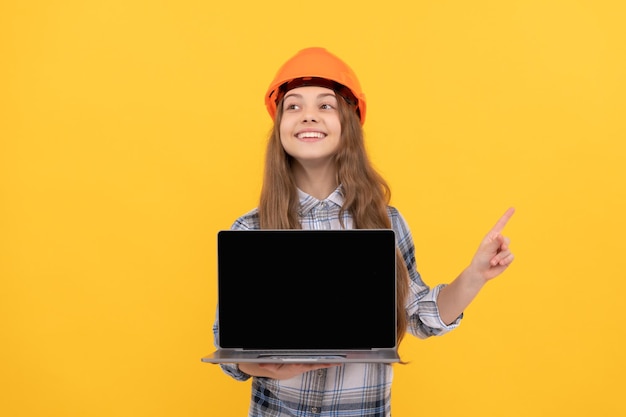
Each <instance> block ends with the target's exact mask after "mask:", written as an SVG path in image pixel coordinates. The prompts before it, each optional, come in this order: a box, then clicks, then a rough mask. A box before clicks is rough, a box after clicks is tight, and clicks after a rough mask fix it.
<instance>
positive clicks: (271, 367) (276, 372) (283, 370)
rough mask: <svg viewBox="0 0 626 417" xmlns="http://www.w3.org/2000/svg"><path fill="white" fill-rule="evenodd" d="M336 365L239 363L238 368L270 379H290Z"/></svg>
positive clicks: (249, 373)
mask: <svg viewBox="0 0 626 417" xmlns="http://www.w3.org/2000/svg"><path fill="white" fill-rule="evenodd" d="M332 366H338V365H337V364H328V363H325V364H321V363H316V364H309V363H289V364H281V363H259V364H256V363H240V364H239V369H240V370H241V371H243V372H245V373H247V374H248V375H252V376H260V377H265V378H272V379H290V378H293V377H295V376H298V375H300V374H303V373H305V372H309V371H316V370H318V369H324V368H330V367H332Z"/></svg>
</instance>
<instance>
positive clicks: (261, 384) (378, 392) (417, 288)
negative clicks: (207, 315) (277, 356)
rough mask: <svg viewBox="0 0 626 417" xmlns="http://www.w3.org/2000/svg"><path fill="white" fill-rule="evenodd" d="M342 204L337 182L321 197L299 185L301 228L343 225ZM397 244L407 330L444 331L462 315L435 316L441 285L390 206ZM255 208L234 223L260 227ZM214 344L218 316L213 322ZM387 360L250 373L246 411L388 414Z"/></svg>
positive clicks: (317, 416)
mask: <svg viewBox="0 0 626 417" xmlns="http://www.w3.org/2000/svg"><path fill="white" fill-rule="evenodd" d="M342 204H343V196H342V193H341V186H340V187H338V188H337V189H336V190H335V191H334V192H333V193H332V194H331V195H330V196H329V197H328V198H326V199H325V200H323V201H320V200H317V199H316V198H314V197H312V196H310V195H308V194H306V193H304V192H302V191H300V213H299V214H300V219H301V223H302V228H303V229H316V230H320V229H321V230H324V229H341V224H340V222H339V209H340V208H341V206H342ZM388 212H389V218H390V219H391V224H392V228H393V229H394V230H395V232H396V240H397V244H398V247H399V248H400V251H401V253H402V255H403V257H404V260H405V262H406V264H407V267H408V270H409V277H410V291H409V297H408V300H407V304H406V311H407V314H408V317H409V327H408V329H407V330H408V332H409V333H411V334H413V335H415V336H417V337H419V338H426V337H429V336H434V335H441V334H444V333H446V332H448V331H450V330H452V329H453V328H455V327H457V326H458V324H459V322H460V320H461V317H459V318H458V319H457V320H456V321H455V322H454V323H453V324H451V325H446V324H445V323H443V321H442V320H441V317H440V316H439V311H438V309H437V305H436V300H437V295H438V294H439V291H440V290H441V288H442V287H443V285H439V286H437V287H434V288H433V289H430V288H429V287H428V286H427V285H426V284H424V282H423V281H422V279H421V277H420V275H419V273H418V272H417V269H416V265H415V247H414V245H413V239H412V237H411V233H410V231H409V229H408V227H407V224H406V222H405V221H404V219H403V218H402V216H401V215H400V213H399V212H398V211H397V210H396V209H395V208H393V207H389V208H388ZM343 224H344V225H345V228H347V229H350V228H352V218H351V216H350V214H349V213H344V214H343ZM259 228H260V225H259V216H258V211H257V210H256V209H254V210H252V211H251V212H249V213H247V214H245V215H244V216H242V217H240V218H239V219H237V220H236V221H235V223H234V224H233V226H232V229H237V230H250V229H259ZM213 333H214V337H215V341H216V344H217V337H218V328H217V320H216V321H215V325H214V326H213ZM220 366H221V367H222V369H223V370H224V372H226V373H227V374H228V375H230V376H232V377H233V378H235V379H237V380H239V381H246V380H248V379H249V378H250V375H248V374H246V373H244V372H242V371H240V370H239V368H238V367H237V365H236V364H223V365H220ZM392 378H393V369H392V366H391V365H389V364H370V363H356V364H352V363H351V364H346V365H341V366H336V367H331V368H327V369H321V370H317V371H311V372H306V373H304V374H302V375H300V376H296V377H294V378H292V379H288V380H274V379H271V378H259V377H253V379H252V398H251V403H250V412H249V417H287V416H289V417H383V416H385V417H388V416H390V415H391V414H390V413H391V380H392Z"/></svg>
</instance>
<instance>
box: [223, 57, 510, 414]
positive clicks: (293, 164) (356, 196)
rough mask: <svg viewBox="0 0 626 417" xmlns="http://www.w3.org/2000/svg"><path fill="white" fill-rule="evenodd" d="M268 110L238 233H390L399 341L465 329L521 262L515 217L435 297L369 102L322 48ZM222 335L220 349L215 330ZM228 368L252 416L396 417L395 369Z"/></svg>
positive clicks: (297, 64) (276, 92)
mask: <svg viewBox="0 0 626 417" xmlns="http://www.w3.org/2000/svg"><path fill="white" fill-rule="evenodd" d="M265 104H266V106H267V109H268V111H269V114H270V116H271V117H272V119H273V120H274V127H273V130H272V132H271V134H270V137H269V142H268V146H267V153H266V161H265V174H264V180H263V187H262V191H261V198H260V202H259V206H258V207H257V208H256V209H254V210H252V211H251V212H249V213H247V214H245V215H243V216H242V217H240V218H239V219H237V220H236V221H235V223H234V224H233V226H232V229H238V230H251V229H261V228H264V229H367V228H373V229H378V228H392V229H394V231H395V233H396V239H397V258H398V262H397V280H398V282H397V291H398V300H399V301H398V306H397V309H398V314H397V317H398V342H400V340H401V339H402V337H403V336H404V334H405V332H407V331H408V332H409V333H411V334H413V335H415V336H417V337H420V338H426V337H429V336H433V335H442V334H444V333H446V332H448V331H450V330H452V329H454V328H455V327H457V326H458V325H459V322H460V320H461V317H462V313H463V310H464V309H465V308H466V307H467V306H468V305H469V304H470V302H471V301H472V300H473V299H474V298H475V297H476V295H477V294H478V292H479V291H480V290H481V288H482V287H483V286H484V285H485V283H486V282H487V281H489V280H491V279H493V278H495V277H496V276H498V275H499V274H501V273H502V272H503V271H504V270H505V269H506V268H507V267H508V266H509V265H510V264H511V262H512V261H513V254H512V253H511V251H510V250H509V240H508V238H505V237H504V236H503V235H502V234H501V232H502V230H503V228H504V226H505V225H506V224H507V222H508V220H509V218H510V217H511V216H512V215H513V209H512V208H511V209H509V210H507V211H506V212H505V213H504V215H503V216H502V217H501V218H500V219H499V220H498V222H497V223H496V224H495V226H494V227H493V229H491V231H490V232H489V233H488V234H487V235H486V237H485V238H484V239H483V240H482V242H481V243H480V245H479V247H478V250H477V252H476V254H475V255H474V257H473V259H472V260H471V262H470V264H469V266H468V267H467V268H466V269H465V270H463V271H462V272H461V273H460V275H459V276H458V277H457V278H456V279H455V280H454V281H453V282H452V283H450V284H448V285H446V284H441V285H438V286H436V287H434V288H430V287H428V286H427V285H426V284H425V283H424V282H423V281H422V279H421V277H420V275H419V273H418V271H417V269H416V265H415V248H414V244H413V240H412V236H411V233H410V231H409V228H408V226H407V224H406V222H405V221H404V219H403V218H402V216H401V214H400V213H399V212H398V210H397V209H396V208H394V207H391V206H389V201H390V191H389V187H388V185H387V183H386V182H385V180H384V179H383V178H382V177H381V176H380V175H379V174H378V173H377V172H376V171H375V170H374V168H373V167H372V165H371V163H370V161H369V159H368V156H367V154H366V151H365V146H364V142H363V130H362V126H363V123H364V122H365V115H366V101H365V95H364V94H363V92H362V90H361V86H360V84H359V82H358V80H357V77H356V75H355V74H354V72H353V71H352V69H351V68H350V67H349V66H348V65H346V63H345V62H343V61H342V60H341V59H339V58H338V57H337V56H335V55H333V54H331V53H329V52H328V51H327V50H325V49H323V48H307V49H303V50H301V51H299V52H298V53H297V54H296V55H295V56H293V57H292V58H291V59H289V60H288V61H287V62H286V63H285V64H284V65H283V66H282V67H281V68H280V69H279V70H278V72H277V74H276V77H275V78H274V80H273V81H272V83H271V84H270V86H269V89H268V91H267V94H266V95H265ZM303 267H306V266H305V265H304V266H303ZM294 279H297V271H295V273H294ZM320 308H323V306H320ZM214 334H215V337H216V340H217V337H218V336H217V335H218V329H217V322H216V324H215V326H214ZM220 366H221V367H222V369H223V370H224V372H226V373H227V374H229V375H230V376H232V377H233V378H235V379H237V380H240V381H245V380H248V379H249V378H252V397H251V403H250V412H249V416H251V417H252V416H254V417H261V416H263V417H265V416H272V417H278V416H325V417H330V416H342V417H352V416H354V417H356V416H359V417H363V416H369V417H373V416H389V415H390V394H391V381H392V377H393V370H392V366H390V365H388V364H368V363H363V364H346V365H339V366H336V365H319V364H315V365H313V364H286V365H280V364H250V363H241V364H225V365H220Z"/></svg>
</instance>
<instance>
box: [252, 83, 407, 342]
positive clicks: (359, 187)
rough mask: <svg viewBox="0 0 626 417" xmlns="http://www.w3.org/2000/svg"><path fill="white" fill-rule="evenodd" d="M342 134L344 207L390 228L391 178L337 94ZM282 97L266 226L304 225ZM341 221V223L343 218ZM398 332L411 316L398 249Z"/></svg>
mask: <svg viewBox="0 0 626 417" xmlns="http://www.w3.org/2000/svg"><path fill="white" fill-rule="evenodd" d="M337 103H338V111H339V120H340V122H341V139H340V143H339V149H338V150H337V153H336V154H335V157H334V159H335V163H336V165H337V183H338V184H341V185H342V191H343V195H344V205H343V207H342V208H341V209H340V210H341V211H340V217H339V219H340V221H342V216H341V214H343V213H344V212H346V211H348V212H349V213H350V215H351V216H352V220H353V227H354V228H355V229H390V228H391V220H390V219H389V216H388V211H387V210H388V205H389V202H390V199H391V190H390V188H389V185H388V184H387V182H386V181H385V180H384V179H383V178H382V177H381V176H380V174H379V173H378V172H377V171H376V170H375V169H374V167H373V166H372V164H371V162H370V160H369V158H368V156H367V152H366V149H365V142H364V137H363V128H362V127H361V124H360V122H359V118H358V116H357V113H356V112H355V109H354V106H353V105H351V104H349V103H348V102H346V100H345V99H344V98H343V97H342V96H341V95H339V94H337ZM282 110H283V102H282V101H281V102H279V103H278V109H277V111H276V117H275V122H274V127H273V129H272V131H271V133H270V137H269V140H268V144H267V151H266V155H265V173H264V178H263V186H262V189H261V198H260V203H259V217H260V222H261V228H262V229H300V228H301V227H302V226H301V224H300V219H299V217H298V211H299V208H300V201H299V198H298V190H297V187H296V182H295V179H294V175H293V172H292V171H291V162H292V157H291V156H289V155H288V154H287V152H285V150H284V148H283V146H282V144H281V141H280V122H281V119H282ZM342 226H343V224H342ZM396 280H397V284H396V292H397V300H398V301H397V312H396V317H397V335H398V344H400V341H401V340H402V338H403V337H404V334H405V332H406V328H407V323H408V319H407V316H406V310H405V304H406V300H407V297H408V292H409V274H408V270H407V266H406V263H405V262H404V259H403V257H402V254H401V253H400V251H399V249H396Z"/></svg>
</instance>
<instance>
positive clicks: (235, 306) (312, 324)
mask: <svg viewBox="0 0 626 417" xmlns="http://www.w3.org/2000/svg"><path fill="white" fill-rule="evenodd" d="M218 270H219V278H218V279H219V286H218V302H219V326H220V334H219V338H220V346H221V347H223V348H242V347H243V348H251V349H363V348H370V347H379V348H387V347H393V346H395V344H396V307H395V293H396V282H395V276H396V268H395V235H394V232H393V230H254V231H233V230H229V231H221V232H220V233H218Z"/></svg>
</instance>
